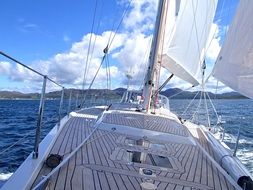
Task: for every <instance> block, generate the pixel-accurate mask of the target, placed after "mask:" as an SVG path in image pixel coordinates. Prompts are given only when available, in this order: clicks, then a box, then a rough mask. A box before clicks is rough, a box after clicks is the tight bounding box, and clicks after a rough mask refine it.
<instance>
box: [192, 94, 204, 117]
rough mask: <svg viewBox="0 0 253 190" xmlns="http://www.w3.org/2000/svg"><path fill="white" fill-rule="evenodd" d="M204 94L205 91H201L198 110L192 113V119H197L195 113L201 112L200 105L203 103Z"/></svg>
mask: <svg viewBox="0 0 253 190" xmlns="http://www.w3.org/2000/svg"><path fill="white" fill-rule="evenodd" d="M202 96H203V92H202V91H201V94H200V99H199V103H198V106H197V108H196V111H195V112H194V113H193V114H192V117H191V121H193V119H195V115H196V114H198V112H199V108H200V105H201V103H202Z"/></svg>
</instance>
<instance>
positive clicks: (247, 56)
mask: <svg viewBox="0 0 253 190" xmlns="http://www.w3.org/2000/svg"><path fill="white" fill-rule="evenodd" d="M252 16H253V1H252V0H243V1H240V4H239V6H238V10H237V13H236V15H235V17H234V20H233V22H232V24H231V25H230V27H229V31H228V34H227V37H226V39H225V42H224V44H223V46H222V48H221V51H220V54H219V56H218V59H217V61H216V64H215V67H214V70H213V75H214V77H215V78H217V79H218V80H220V81H221V82H223V83H224V84H226V85H227V86H229V87H231V88H232V89H234V90H236V91H238V92H240V93H242V94H244V95H245V96H248V97H250V98H253V88H252V86H253V35H252V34H253V22H252Z"/></svg>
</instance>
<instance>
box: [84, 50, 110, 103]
mask: <svg viewBox="0 0 253 190" xmlns="http://www.w3.org/2000/svg"><path fill="white" fill-rule="evenodd" d="M104 52H105V54H104V56H103V58H102V60H101V63H100V65H99V67H98V69H97V71H96V73H95V76H94V77H93V79H92V81H91V83H90V85H89V88H88V89H87V92H86V93H85V94H84V98H83V101H82V105H81V106H82V107H83V105H84V102H85V99H86V96H87V94H88V93H89V91H90V89H91V87H92V85H93V83H94V81H95V79H96V77H97V75H98V72H99V70H100V69H101V67H102V65H103V62H104V60H105V57H106V54H107V52H106V51H105V50H104Z"/></svg>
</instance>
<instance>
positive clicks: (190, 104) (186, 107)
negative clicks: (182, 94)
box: [182, 91, 199, 116]
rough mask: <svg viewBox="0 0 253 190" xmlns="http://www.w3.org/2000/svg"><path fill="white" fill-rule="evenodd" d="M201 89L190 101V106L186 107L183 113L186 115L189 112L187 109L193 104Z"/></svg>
mask: <svg viewBox="0 0 253 190" xmlns="http://www.w3.org/2000/svg"><path fill="white" fill-rule="evenodd" d="M198 94H199V91H198V92H197V93H196V94H195V96H194V97H193V99H192V100H191V101H190V103H189V104H188V106H187V107H186V109H185V110H184V112H183V113H182V116H183V115H186V114H185V113H186V112H187V110H188V109H189V108H190V106H191V105H192V103H193V101H194V100H195V98H196V97H197V96H198Z"/></svg>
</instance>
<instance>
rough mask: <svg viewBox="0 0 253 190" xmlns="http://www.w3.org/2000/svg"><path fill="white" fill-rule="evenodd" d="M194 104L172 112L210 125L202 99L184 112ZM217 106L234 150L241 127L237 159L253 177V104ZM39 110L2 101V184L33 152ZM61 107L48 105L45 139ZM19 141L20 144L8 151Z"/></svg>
mask: <svg viewBox="0 0 253 190" xmlns="http://www.w3.org/2000/svg"><path fill="white" fill-rule="evenodd" d="M190 101H191V100H170V109H171V111H173V112H176V113H177V114H178V115H179V116H181V117H182V118H186V119H191V118H192V115H193V114H194V113H195V117H194V120H195V122H199V123H201V124H204V125H207V122H206V121H207V116H206V109H205V108H206V105H205V103H204V102H203V101H202V102H201V104H200V106H199V108H198V109H197V107H198V104H199V100H194V101H193V102H192V104H191V106H189V109H187V111H186V112H185V113H184V111H185V110H186V108H187V106H188V105H189V103H190ZM103 103H105V102H98V103H95V104H94V105H101V104H103ZM67 105H68V101H67V100H66V101H65V102H64V106H63V108H64V109H63V110H62V113H61V116H62V117H63V116H64V115H66V113H67ZM75 105H76V103H75V102H74V101H73V102H72V104H71V109H72V110H73V109H74V108H75ZM90 105H91V103H87V104H86V106H87V107H89V106H90ZM213 105H214V106H215V108H216V112H217V114H218V116H219V117H220V120H221V121H222V124H221V127H223V128H224V129H225V134H226V135H225V138H224V141H225V142H226V144H227V145H228V146H229V147H230V148H231V149H232V150H233V149H234V147H235V141H236V136H237V133H238V127H239V126H241V131H240V132H241V135H240V145H239V149H238V151H237V156H238V157H239V158H240V159H241V161H242V162H243V164H245V166H246V167H247V168H248V169H249V171H250V172H251V174H253V117H252V113H253V101H252V100H248V99H243V100H240V99H239V100H213ZM38 107H39V101H38V100H0V182H1V181H2V183H3V181H5V180H6V179H8V177H9V176H10V175H11V174H12V173H13V172H15V170H16V169H17V168H18V166H19V165H20V164H21V163H22V162H23V161H24V160H25V159H26V157H27V156H28V155H29V154H30V152H31V151H32V150H33V145H34V134H35V129H36V121H37V113H38ZM207 107H208V108H209V109H208V110H209V111H208V114H209V115H210V118H211V119H210V123H211V124H212V125H213V126H216V124H217V117H216V114H215V111H214V110H213V107H212V105H211V103H210V102H207ZM58 108H59V100H47V101H46V102H45V111H44V119H43V127H42V132H41V136H42V138H43V137H45V135H46V134H47V133H48V132H49V131H50V130H51V129H52V128H53V127H54V125H55V124H56V123H57V121H58ZM197 110H198V111H197ZM183 113H184V114H183ZM16 142H18V143H17V144H15V145H14V146H13V147H11V148H10V149H7V148H8V147H10V146H11V145H13V143H16ZM6 149H7V150H6ZM5 150H6V151H5ZM0 186H1V183H0Z"/></svg>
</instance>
